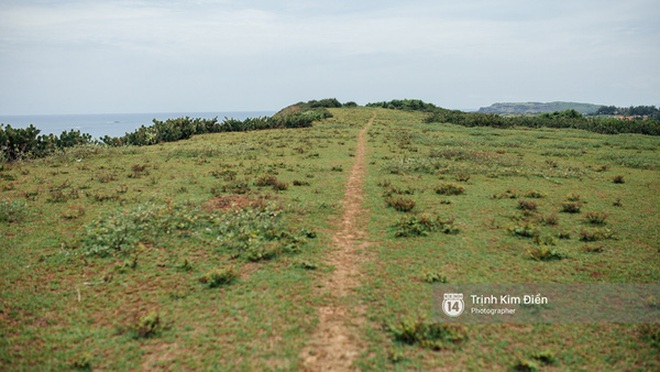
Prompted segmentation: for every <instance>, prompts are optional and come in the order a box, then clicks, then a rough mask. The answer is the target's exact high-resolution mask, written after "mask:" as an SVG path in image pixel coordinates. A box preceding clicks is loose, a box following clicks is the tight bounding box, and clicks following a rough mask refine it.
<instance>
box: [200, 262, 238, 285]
mask: <svg viewBox="0 0 660 372" xmlns="http://www.w3.org/2000/svg"><path fill="white" fill-rule="evenodd" d="M237 277H238V271H237V270H236V269H235V268H234V267H233V266H230V267H226V268H215V269H213V270H211V271H209V272H207V273H206V274H204V275H202V276H201V277H200V278H199V282H200V283H202V284H206V285H208V286H209V288H216V287H219V286H222V285H227V284H231V283H232V282H233V281H234V280H235V279H236V278H237Z"/></svg>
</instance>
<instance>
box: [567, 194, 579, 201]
mask: <svg viewBox="0 0 660 372" xmlns="http://www.w3.org/2000/svg"><path fill="white" fill-rule="evenodd" d="M566 199H567V200H568V201H571V202H577V201H580V195H578V194H575V193H571V194H568V195H567V196H566Z"/></svg>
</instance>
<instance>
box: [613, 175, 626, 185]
mask: <svg viewBox="0 0 660 372" xmlns="http://www.w3.org/2000/svg"><path fill="white" fill-rule="evenodd" d="M612 182H614V183H618V184H621V183H626V181H625V180H624V179H623V176H622V175H618V176H614V179H612Z"/></svg>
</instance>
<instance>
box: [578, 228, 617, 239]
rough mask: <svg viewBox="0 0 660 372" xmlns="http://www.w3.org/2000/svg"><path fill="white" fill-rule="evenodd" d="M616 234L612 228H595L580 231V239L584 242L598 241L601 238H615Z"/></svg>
mask: <svg viewBox="0 0 660 372" xmlns="http://www.w3.org/2000/svg"><path fill="white" fill-rule="evenodd" d="M614 237H615V235H614V232H612V231H611V230H610V229H594V230H582V231H580V235H579V240H580V241H582V242H597V241H599V240H608V239H614Z"/></svg>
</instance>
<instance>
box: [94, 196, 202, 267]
mask: <svg viewBox="0 0 660 372" xmlns="http://www.w3.org/2000/svg"><path fill="white" fill-rule="evenodd" d="M200 221H201V219H200V218H199V215H198V214H197V210H188V209H186V208H184V207H183V206H180V205H174V204H163V205H161V204H154V203H146V204H142V205H139V206H136V207H134V208H132V209H127V210H118V211H115V212H111V213H108V214H106V215H103V216H101V217H100V218H98V219H96V220H95V221H92V222H91V223H90V224H88V225H87V226H86V227H85V229H84V231H83V233H82V237H81V245H82V252H83V253H84V254H86V255H91V256H99V257H106V256H110V255H114V254H116V253H120V254H130V253H133V252H134V250H135V246H136V244H137V243H139V242H142V243H155V242H157V241H159V239H162V238H164V237H166V236H171V235H175V234H179V235H180V234H186V232H189V231H190V230H191V229H192V228H193V227H196V226H198V225H199V223H200Z"/></svg>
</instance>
